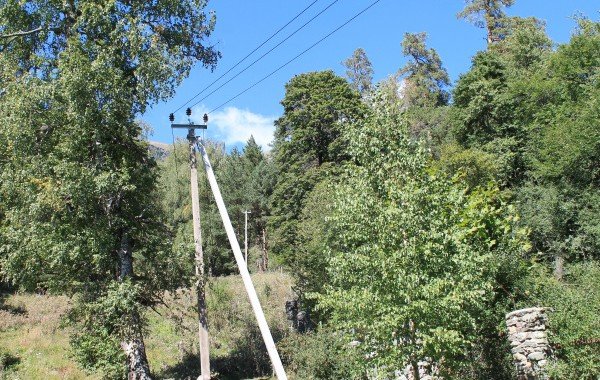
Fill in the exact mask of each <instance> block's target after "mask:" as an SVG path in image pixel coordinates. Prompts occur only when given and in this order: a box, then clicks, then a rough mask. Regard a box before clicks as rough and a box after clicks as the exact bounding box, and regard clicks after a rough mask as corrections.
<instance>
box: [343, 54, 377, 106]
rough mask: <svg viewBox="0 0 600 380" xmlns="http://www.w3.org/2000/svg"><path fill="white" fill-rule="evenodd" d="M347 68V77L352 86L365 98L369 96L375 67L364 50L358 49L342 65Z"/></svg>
mask: <svg viewBox="0 0 600 380" xmlns="http://www.w3.org/2000/svg"><path fill="white" fill-rule="evenodd" d="M342 64H343V65H344V66H345V67H346V77H348V79H349V80H350V86H351V87H352V88H353V89H354V90H356V91H358V92H359V93H360V94H361V95H362V96H363V97H364V96H366V95H368V93H369V92H370V91H371V90H372V87H373V66H372V65H371V61H369V58H368V57H367V53H366V52H365V50H364V49H363V48H358V49H356V50H355V51H354V53H353V54H352V57H350V58H348V59H347V60H345V61H344V62H343V63H342Z"/></svg>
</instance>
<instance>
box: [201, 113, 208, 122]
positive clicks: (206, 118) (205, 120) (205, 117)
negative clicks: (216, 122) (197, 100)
mask: <svg viewBox="0 0 600 380" xmlns="http://www.w3.org/2000/svg"><path fill="white" fill-rule="evenodd" d="M202 120H204V124H206V123H208V115H207V114H204V117H203V118H202Z"/></svg>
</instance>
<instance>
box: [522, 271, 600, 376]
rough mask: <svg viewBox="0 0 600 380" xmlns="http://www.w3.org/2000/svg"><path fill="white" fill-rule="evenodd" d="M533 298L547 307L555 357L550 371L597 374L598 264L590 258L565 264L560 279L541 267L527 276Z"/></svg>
mask: <svg viewBox="0 0 600 380" xmlns="http://www.w3.org/2000/svg"><path fill="white" fill-rule="evenodd" d="M529 288H530V291H531V292H532V295H531V296H532V298H533V300H534V302H536V303H538V304H539V305H541V306H544V307H547V308H548V310H549V311H548V314H549V326H548V328H549V335H548V338H549V340H550V344H551V346H552V347H553V355H554V359H553V361H552V363H551V365H550V370H549V374H550V376H551V377H552V378H556V379H595V378H597V377H598V376H600V364H599V363H598V357H599V355H600V333H599V331H600V318H598V315H599V314H600V265H599V264H598V262H595V261H589V262H586V263H579V264H574V265H571V266H568V267H567V268H566V275H565V278H564V279H563V281H557V280H555V279H554V278H553V277H552V276H551V275H550V273H548V271H547V270H546V269H544V268H538V270H537V271H534V272H533V273H532V275H531V276H530V284H529Z"/></svg>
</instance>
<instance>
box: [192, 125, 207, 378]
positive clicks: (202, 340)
mask: <svg viewBox="0 0 600 380" xmlns="http://www.w3.org/2000/svg"><path fill="white" fill-rule="evenodd" d="M187 138H188V140H189V143H190V189H191V196H192V216H193V221H194V247H195V255H194V258H195V260H194V261H195V267H196V268H195V269H196V297H197V303H198V305H197V306H198V340H199V344H200V368H201V375H200V377H199V379H200V380H210V355H209V347H208V346H209V343H208V318H207V315H206V314H207V313H206V295H205V289H204V282H205V281H204V280H205V279H204V253H203V252H202V233H201V231H200V200H199V197H198V169H197V167H198V164H197V160H196V148H195V143H196V135H195V132H194V129H191V128H190V130H189V131H188V136H187Z"/></svg>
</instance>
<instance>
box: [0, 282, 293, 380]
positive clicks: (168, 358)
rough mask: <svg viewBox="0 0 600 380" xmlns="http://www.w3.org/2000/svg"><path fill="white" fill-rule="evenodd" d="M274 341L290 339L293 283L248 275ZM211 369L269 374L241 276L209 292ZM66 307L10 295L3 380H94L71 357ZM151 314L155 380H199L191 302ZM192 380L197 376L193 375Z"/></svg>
mask: <svg viewBox="0 0 600 380" xmlns="http://www.w3.org/2000/svg"><path fill="white" fill-rule="evenodd" d="M252 278H253V282H254V285H255V288H256V291H257V293H258V295H259V298H260V300H261V304H262V306H263V309H264V311H265V314H266V317H267V321H268V322H269V326H270V327H271V331H272V333H273V335H274V338H275V340H278V339H280V338H281V337H282V336H283V335H285V334H287V332H288V324H287V321H286V318H285V308H284V304H285V300H286V299H287V298H289V297H291V296H292V291H291V286H292V281H291V279H290V277H289V276H287V275H285V274H281V273H262V274H261V273H258V274H254V275H253V276H252ZM207 303H208V310H209V328H210V338H211V366H212V369H213V370H214V372H215V375H217V374H218V378H220V379H241V378H258V377H261V376H267V377H268V376H269V375H270V365H269V361H268V357H267V354H266V351H265V349H264V346H263V344H262V338H261V336H260V332H259V330H258V326H257V324H256V322H255V319H254V316H253V314H252V309H251V306H250V302H249V301H248V297H247V295H246V291H245V289H244V287H243V283H242V281H241V278H240V277H239V276H230V277H222V278H218V279H213V280H212V281H211V282H210V283H209V285H208V287H207ZM68 309H69V300H68V298H66V297H60V296H41V295H33V294H14V295H8V296H6V297H5V298H4V300H3V302H0V356H1V355H2V353H3V352H4V353H7V354H8V357H9V358H12V359H16V361H15V360H9V361H8V363H9V364H10V365H9V366H8V369H2V365H1V364H0V379H27V380H30V379H31V380H35V379H96V378H99V377H100V376H99V375H90V374H86V373H85V372H83V371H82V370H81V369H79V368H78V367H77V364H76V363H75V362H74V361H73V360H72V359H71V357H70V355H69V332H68V331H67V330H65V329H64V328H61V327H60V323H61V318H62V316H63V315H64V314H65V313H66V312H67V310H68ZM156 310H157V312H158V313H157V312H155V311H149V312H148V315H147V316H148V320H149V324H148V332H147V334H146V346H147V347H146V348H147V353H148V358H149V360H150V364H151V367H152V370H153V372H154V373H155V375H156V378H175V379H185V378H188V377H191V378H195V376H197V375H198V374H199V364H198V358H197V353H198V346H197V331H198V330H197V322H196V321H197V315H196V309H195V295H194V294H193V293H192V292H190V291H179V292H177V294H167V295H165V305H160V306H159V307H157V308H156ZM194 375H195V376H194Z"/></svg>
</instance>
